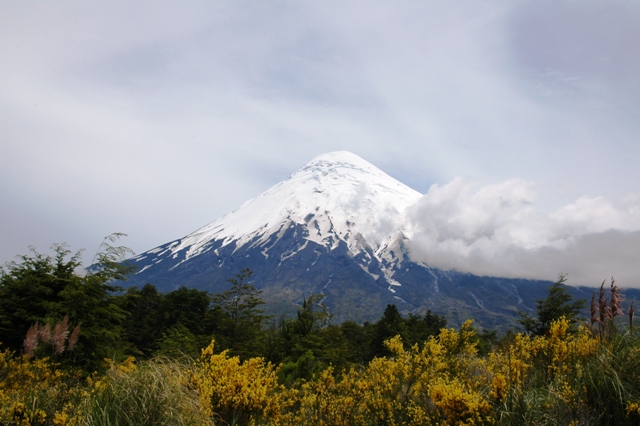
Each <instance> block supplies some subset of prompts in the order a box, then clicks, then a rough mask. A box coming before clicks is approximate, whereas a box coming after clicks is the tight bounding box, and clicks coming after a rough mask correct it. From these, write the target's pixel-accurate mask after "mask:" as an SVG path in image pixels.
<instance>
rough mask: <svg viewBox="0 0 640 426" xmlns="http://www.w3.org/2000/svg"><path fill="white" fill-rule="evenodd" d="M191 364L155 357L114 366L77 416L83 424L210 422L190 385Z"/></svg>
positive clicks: (137, 425)
mask: <svg viewBox="0 0 640 426" xmlns="http://www.w3.org/2000/svg"><path fill="white" fill-rule="evenodd" d="M191 369H192V364H191V363H189V362H188V361H182V362H180V361H176V360H168V359H162V358H160V359H154V360H151V361H147V362H145V363H142V364H141V365H139V366H130V367H128V368H127V367H125V368H122V367H113V368H112V369H111V370H109V372H108V374H107V376H105V377H104V378H103V379H101V380H100V382H98V383H96V384H95V390H94V391H93V392H92V394H91V396H90V397H89V398H88V400H87V401H86V403H85V406H84V407H83V409H82V410H81V411H82V417H81V419H80V422H79V423H80V424H81V425H86V426H90V425H91V426H115V425H118V426H124V425H131V426H134V425H135V426H152V425H153V426H155V425H172V426H173V425H175V426H182V425H185V426H186V425H209V424H212V423H211V422H210V420H209V419H208V418H207V416H206V415H205V414H204V411H203V410H202V408H201V406H200V402H199V399H198V394H197V392H196V391H195V390H194V389H193V388H191V387H190V386H189V377H190V372H191Z"/></svg>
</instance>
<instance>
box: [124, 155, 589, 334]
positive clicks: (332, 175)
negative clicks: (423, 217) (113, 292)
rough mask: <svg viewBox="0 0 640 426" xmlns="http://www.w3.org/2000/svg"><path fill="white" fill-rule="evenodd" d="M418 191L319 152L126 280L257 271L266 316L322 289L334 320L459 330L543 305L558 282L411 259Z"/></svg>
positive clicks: (138, 260)
mask: <svg viewBox="0 0 640 426" xmlns="http://www.w3.org/2000/svg"><path fill="white" fill-rule="evenodd" d="M421 197H422V194H420V193H419V192H417V191H415V190H413V189H411V188H409V187H408V186H406V185H404V184H403V183H401V182H399V181H398V180H396V179H394V178H392V177H391V176H389V175H387V174H386V173H384V172H383V171H381V170H379V169H378V168H376V167H375V166H373V165H372V164H370V163H368V162H367V161H365V160H363V159H362V158H360V157H359V156H357V155H355V154H352V153H350V152H346V151H338V152H331V153H327V154H324V155H320V156H318V157H316V158H314V159H313V160H311V161H310V162H309V163H307V164H306V165H304V166H303V167H302V168H301V169H300V170H298V171H297V172H295V173H294V174H292V175H291V176H290V177H288V178H287V179H285V180H283V181H281V182H279V183H278V184H276V185H274V186H273V187H271V188H269V189H268V190H267V191H265V192H264V193H262V194H260V195H259V196H258V197H256V198H253V199H251V200H249V201H246V202H245V203H244V204H242V205H241V206H240V207H239V208H238V209H237V210H235V211H233V212H232V213H229V214H227V215H225V216H223V217H222V218H220V219H218V220H216V221H214V222H211V223H210V224H208V225H206V226H204V227H202V228H200V229H198V230H196V231H195V232H193V233H191V234H189V235H187V236H185V237H183V238H180V239H177V240H175V241H171V242H168V243H166V244H163V245H161V246H159V247H156V248H154V249H152V250H149V251H147V252H145V253H142V254H140V255H138V256H136V257H134V258H132V259H130V262H131V263H133V264H134V265H135V266H136V267H137V272H136V273H135V274H133V275H132V276H131V277H130V279H129V280H127V281H126V283H124V284H125V285H126V286H131V285H136V286H142V285H144V284H145V283H151V284H153V285H155V286H156V287H157V288H158V289H159V290H160V291H172V290H175V289H177V288H178V287H180V286H186V287H189V288H197V289H200V290H206V291H209V292H211V293H217V292H219V291H222V290H225V289H227V288H228V287H229V286H230V284H229V282H228V281H227V280H228V279H229V278H233V277H234V276H235V274H237V273H239V272H240V271H241V270H243V269H245V268H249V269H251V270H252V271H253V275H252V276H251V278H250V283H251V284H252V285H254V286H255V287H256V288H257V289H259V290H261V291H262V295H261V297H262V299H263V300H264V301H265V302H266V303H267V311H268V312H269V313H272V314H290V313H292V312H295V311H296V309H297V308H298V306H299V303H300V301H301V300H302V299H303V298H305V297H309V296H310V295H312V294H321V295H323V297H324V298H323V304H324V305H326V306H327V307H328V309H329V311H330V312H331V313H332V314H333V315H334V320H335V321H343V320H355V321H367V320H375V319H377V318H378V317H379V316H380V315H381V314H382V312H383V311H384V308H385V306H386V305H387V304H395V305H396V306H397V307H398V309H399V310H400V311H401V312H405V313H407V312H412V313H416V314H420V313H422V312H424V311H426V310H432V311H433V312H436V313H440V314H444V315H446V316H447V318H448V319H449V322H450V324H452V325H455V324H459V323H460V322H462V321H464V320H466V319H468V318H474V319H476V321H477V322H479V323H480V324H481V325H482V326H485V327H487V328H501V327H504V326H505V325H507V324H512V323H513V321H514V318H516V317H517V311H518V310H522V311H532V310H534V309H535V300H536V299H541V298H544V297H545V296H546V294H547V289H548V287H549V286H551V285H552V283H551V282H548V281H532V280H520V279H508V278H499V277H478V276H474V275H470V274H464V273H459V272H455V271H443V270H439V269H437V268H433V267H430V266H429V265H428V264H425V263H424V262H415V261H412V260H411V253H410V252H409V250H408V249H407V246H408V244H407V243H408V242H409V241H410V240H411V235H412V230H411V227H410V225H409V221H407V220H406V211H407V209H408V208H409V207H410V206H412V205H414V204H415V203H417V202H418V200H420V198H421ZM575 291H577V292H578V293H579V292H580V291H579V290H575ZM578 296H579V297H582V296H584V297H585V298H586V297H588V296H589V295H586V294H585V295H581V294H578Z"/></svg>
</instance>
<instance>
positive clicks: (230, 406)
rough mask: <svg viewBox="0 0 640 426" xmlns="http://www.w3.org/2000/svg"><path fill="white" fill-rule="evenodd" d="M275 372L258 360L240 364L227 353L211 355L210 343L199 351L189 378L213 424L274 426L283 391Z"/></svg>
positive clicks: (279, 411)
mask: <svg viewBox="0 0 640 426" xmlns="http://www.w3.org/2000/svg"><path fill="white" fill-rule="evenodd" d="M276 373H277V371H276V368H275V367H274V366H273V365H272V364H270V363H266V362H265V361H264V360H263V359H262V358H250V359H248V360H246V361H245V362H240V358H239V357H237V356H236V357H229V356H228V351H223V352H222V353H219V354H216V353H214V342H211V344H210V345H209V346H208V347H207V348H206V349H203V350H202V357H201V361H200V363H199V365H198V367H197V369H196V371H195V374H194V375H193V382H194V384H195V386H196V388H197V389H198V391H199V394H200V401H201V403H202V405H203V407H204V409H205V411H206V413H207V414H208V415H209V417H210V418H212V419H213V420H214V421H216V420H222V421H223V422H224V423H228V424H235V425H244V424H248V425H250V424H256V423H259V422H262V421H266V419H269V421H273V422H277V421H278V420H279V418H280V413H281V405H282V404H283V402H284V393H283V390H284V387H282V386H280V385H278V381H277V374H276Z"/></svg>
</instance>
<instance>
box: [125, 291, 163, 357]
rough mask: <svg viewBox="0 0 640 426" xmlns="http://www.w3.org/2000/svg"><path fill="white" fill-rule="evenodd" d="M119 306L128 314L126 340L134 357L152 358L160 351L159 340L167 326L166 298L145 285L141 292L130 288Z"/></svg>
mask: <svg viewBox="0 0 640 426" xmlns="http://www.w3.org/2000/svg"><path fill="white" fill-rule="evenodd" d="M117 299H118V305H119V306H120V307H121V308H122V309H123V310H124V311H126V313H127V317H126V319H125V321H124V338H125V339H126V340H127V342H128V343H129V345H130V346H129V348H128V349H127V350H128V352H130V353H131V354H132V355H136V356H137V355H144V356H147V357H148V356H151V354H152V353H153V352H154V351H155V350H156V349H158V340H159V339H160V338H161V337H162V333H163V331H164V330H165V326H164V325H163V324H162V322H161V319H162V301H163V299H164V296H163V295H162V294H160V293H159V292H158V290H157V289H156V287H155V286H153V285H151V284H145V286H144V287H142V289H141V290H139V289H138V288H137V287H130V288H129V289H127V291H126V293H125V294H123V295H122V296H119V297H118V298H117Z"/></svg>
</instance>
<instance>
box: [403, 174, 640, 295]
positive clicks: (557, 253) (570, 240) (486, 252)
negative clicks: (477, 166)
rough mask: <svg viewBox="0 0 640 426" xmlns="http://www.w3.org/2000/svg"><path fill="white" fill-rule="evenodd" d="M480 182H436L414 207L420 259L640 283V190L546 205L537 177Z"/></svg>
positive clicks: (483, 269)
mask: <svg viewBox="0 0 640 426" xmlns="http://www.w3.org/2000/svg"><path fill="white" fill-rule="evenodd" d="M478 186H479V185H478V184H476V183H474V182H473V181H471V180H468V179H463V178H456V179H454V180H453V181H451V182H450V183H448V184H446V185H442V186H439V185H433V186H431V188H430V189H429V191H428V193H427V194H426V195H424V196H423V197H422V199H421V200H420V201H419V202H418V203H417V204H416V205H414V206H412V207H411V208H410V209H409V210H408V212H407V214H408V220H409V223H410V227H411V242H410V243H409V246H408V247H409V250H410V255H411V257H412V259H413V260H416V261H422V262H426V263H428V264H429V265H431V266H434V267H438V268H442V269H447V270H450V269H455V270H458V271H461V272H469V273H473V274H478V275H490V276H502V277H518V278H531V279H550V280H551V279H554V278H556V277H557V275H558V273H560V272H564V273H568V274H569V283H570V284H573V285H590V286H596V285H597V284H598V283H599V282H600V281H602V279H604V278H606V277H608V276H610V275H614V276H615V277H616V279H617V280H618V282H620V284H621V285H622V286H624V287H640V283H639V282H636V281H635V280H636V278H637V277H638V276H640V262H635V261H634V258H637V254H638V253H640V197H638V196H637V195H630V196H628V197H626V198H624V199H623V200H621V201H620V202H619V203H612V202H610V201H608V200H606V199H604V198H602V197H594V198H590V197H581V198H579V199H578V200H576V201H575V202H573V203H570V204H567V205H565V206H563V207H561V208H559V209H556V210H554V211H551V212H543V211H541V210H540V209H539V208H536V206H535V204H534V202H535V199H536V192H535V191H534V183H533V182H530V181H524V180H520V179H512V180H508V181H505V182H503V183H499V184H492V185H486V186H482V187H479V188H478Z"/></svg>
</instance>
